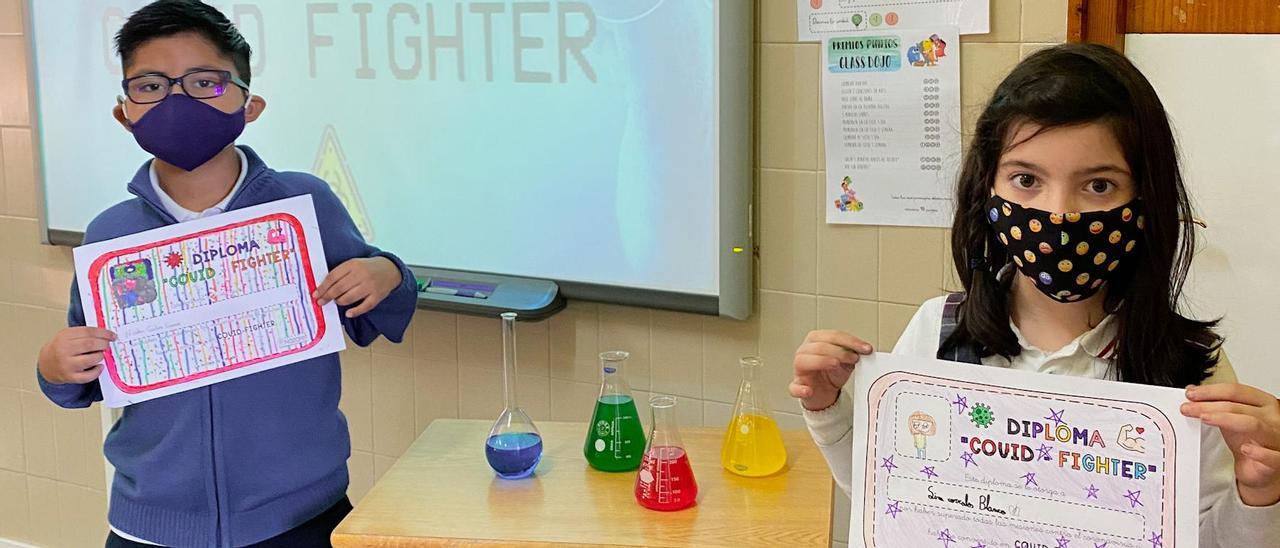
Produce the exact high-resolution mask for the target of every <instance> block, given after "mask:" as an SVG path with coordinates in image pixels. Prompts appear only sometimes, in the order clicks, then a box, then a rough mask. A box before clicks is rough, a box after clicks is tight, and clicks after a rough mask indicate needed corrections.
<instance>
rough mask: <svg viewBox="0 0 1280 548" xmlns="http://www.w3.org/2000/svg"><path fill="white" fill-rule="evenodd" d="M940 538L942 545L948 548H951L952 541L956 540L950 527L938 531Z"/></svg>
mask: <svg viewBox="0 0 1280 548" xmlns="http://www.w3.org/2000/svg"><path fill="white" fill-rule="evenodd" d="M938 540H940V541H942V545H943V546H946V547H947V548H951V543H953V542H955V541H956V539H955V538H954V537H952V536H951V530H950V529H943V530H942V532H941V533H938Z"/></svg>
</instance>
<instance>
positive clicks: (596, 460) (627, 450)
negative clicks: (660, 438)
mask: <svg viewBox="0 0 1280 548" xmlns="http://www.w3.org/2000/svg"><path fill="white" fill-rule="evenodd" d="M628 357H630V354H627V353H626V352H622V351H612V352H604V353H602V354H600V369H601V375H602V377H601V380H600V396H599V397H597V398H596V408H595V411H594V412H593V413H592V414H591V422H590V423H588V424H587V441H586V444H584V446H583V448H582V453H583V455H584V456H586V458H587V464H590V465H591V467H592V468H595V469H596V470H603V471H605V472H625V471H628V470H635V469H636V468H638V467H639V466H640V459H641V458H642V457H644V426H643V425H641V424H640V412H639V411H637V410H636V402H635V399H634V398H632V397H631V386H630V385H628V384H627V379H626V377H625V376H623V365H625V364H626V362H627V358H628Z"/></svg>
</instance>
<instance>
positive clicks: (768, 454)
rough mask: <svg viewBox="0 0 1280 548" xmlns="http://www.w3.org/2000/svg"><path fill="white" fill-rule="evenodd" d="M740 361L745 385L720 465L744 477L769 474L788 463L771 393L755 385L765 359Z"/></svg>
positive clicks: (734, 409)
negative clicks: (772, 411)
mask: <svg viewBox="0 0 1280 548" xmlns="http://www.w3.org/2000/svg"><path fill="white" fill-rule="evenodd" d="M739 363H741V364H742V384H740V385H738V399H737V402H736V403H734V405H733V420H731V421H729V428H728V430H726V431H725V433H724V443H723V444H722V445H721V446H720V465H721V466H724V469H725V470H728V471H730V472H733V473H735V474H738V475H741V476H750V477H759V476H768V475H770V474H773V473H775V472H777V471H778V470H781V469H782V467H783V466H786V464H787V448H786V446H784V445H783V444H782V432H781V431H779V430H778V423H777V422H775V421H774V420H773V414H772V413H771V412H770V410H769V396H768V394H766V393H765V391H764V390H761V389H760V388H759V387H757V386H756V384H755V383H756V376H757V375H758V374H759V372H760V368H761V366H762V365H763V363H764V362H762V361H760V358H757V357H746V358H742V360H740V361H739Z"/></svg>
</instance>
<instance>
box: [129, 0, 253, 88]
mask: <svg viewBox="0 0 1280 548" xmlns="http://www.w3.org/2000/svg"><path fill="white" fill-rule="evenodd" d="M185 32H192V33H195V34H197V35H199V36H201V37H202V38H204V39H205V40H208V41H209V43H211V44H213V46H214V47H215V48H217V49H218V52H219V53H221V54H222V55H223V56H225V57H226V58H227V59H229V60H230V61H231V62H232V63H233V64H235V66H236V72H237V73H238V74H237V76H239V77H240V79H241V80H244V83H245V84H248V83H249V80H250V78H251V75H250V74H249V56H250V54H251V53H252V51H253V50H252V49H251V48H250V47H249V43H248V42H246V41H245V40H244V36H241V35H240V30H239V29H237V28H236V26H235V25H233V24H231V21H230V20H228V19H227V17H226V16H225V15H223V14H222V12H220V11H218V10H217V9H215V8H214V7H213V6H210V5H208V4H205V3H204V2H201V1H199V0H157V1H155V2H152V3H150V4H147V5H146V6H145V7H143V8H142V9H140V10H138V11H136V12H134V13H133V15H130V16H129V20H128V21H125V23H124V26H123V27H120V32H117V33H116V53H118V54H119V55H120V60H121V61H122V62H123V64H124V66H125V67H126V68H127V67H128V66H129V65H130V64H131V63H133V55H134V53H135V52H137V51H138V48H139V47H142V45H143V44H145V43H147V42H150V41H151V40H154V39H156V38H165V37H169V36H174V35H177V34H182V33H185Z"/></svg>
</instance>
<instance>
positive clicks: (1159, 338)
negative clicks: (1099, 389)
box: [942, 44, 1222, 387]
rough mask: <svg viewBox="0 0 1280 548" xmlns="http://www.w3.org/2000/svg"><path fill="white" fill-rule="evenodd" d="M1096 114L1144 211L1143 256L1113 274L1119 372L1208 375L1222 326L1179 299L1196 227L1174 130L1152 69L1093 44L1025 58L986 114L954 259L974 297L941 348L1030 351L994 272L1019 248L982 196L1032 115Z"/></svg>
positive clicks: (1050, 123) (1083, 118) (962, 188)
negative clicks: (1009, 242) (997, 228)
mask: <svg viewBox="0 0 1280 548" xmlns="http://www.w3.org/2000/svg"><path fill="white" fill-rule="evenodd" d="M1092 122H1096V123H1101V124H1104V125H1105V126H1106V127H1108V128H1109V129H1110V130H1111V132H1112V133H1113V134H1114V135H1115V138H1116V141H1118V142H1119V143H1120V146H1121V148H1122V149H1123V151H1124V155H1125V159H1126V160H1127V161H1128V163H1129V168H1130V169H1131V170H1132V171H1133V179H1134V184H1135V186H1136V190H1137V197H1138V198H1141V199H1142V204H1143V205H1142V208H1143V211H1144V212H1145V215H1146V219H1147V226H1146V228H1145V229H1143V232H1142V239H1141V243H1140V246H1139V248H1138V253H1137V255H1138V257H1139V258H1138V260H1137V261H1136V262H1135V264H1134V266H1133V267H1131V268H1130V269H1129V271H1127V272H1124V273H1123V274H1124V275H1123V276H1120V277H1119V278H1118V279H1115V280H1113V281H1112V282H1111V285H1110V288H1109V290H1108V292H1107V295H1106V301H1105V305H1104V306H1105V308H1106V310H1107V311H1108V312H1111V313H1114V314H1116V315H1117V316H1118V318H1117V319H1118V320H1119V334H1118V335H1119V344H1118V348H1117V351H1116V354H1115V357H1114V358H1113V359H1112V367H1113V371H1112V372H1113V373H1114V374H1115V376H1116V377H1118V378H1119V380H1121V381H1126V382H1134V383H1141V384H1154V385H1159V386H1173V387H1183V386H1186V385H1188V384H1199V383H1200V382H1201V381H1203V380H1205V378H1207V377H1208V376H1209V374H1210V373H1211V372H1212V370H1213V367H1214V366H1215V365H1216V363H1217V361H1218V357H1219V355H1218V351H1219V349H1220V348H1221V346H1222V337H1221V336H1219V335H1218V334H1217V333H1215V332H1214V327H1215V326H1217V324H1218V322H1217V321H1198V320H1195V319H1192V318H1188V317H1186V316H1183V315H1182V314H1181V312H1180V309H1179V301H1180V298H1181V295H1182V286H1183V283H1184V282H1185V281H1186V277H1187V271H1188V270H1189V268H1190V266H1191V258H1192V257H1193V256H1195V245H1196V234H1195V232H1194V225H1193V224H1192V223H1191V222H1189V221H1190V220H1191V219H1193V218H1195V216H1194V213H1193V212H1192V208H1191V200H1190V198H1189V197H1188V195H1187V189H1186V186H1185V185H1184V184H1183V180H1182V172H1181V169H1180V168H1179V166H1178V151H1177V145H1176V143H1175V141H1174V137H1173V131H1172V130H1171V129H1170V127H1169V119H1168V117H1167V115H1166V114H1165V110H1164V106H1163V105H1162V104H1161V103H1160V98H1159V96H1157V95H1156V91H1155V89H1154V88H1153V87H1152V86H1151V83H1150V82H1148V81H1147V79H1146V77H1144V76H1143V75H1142V73H1141V72H1139V71H1138V69H1137V67H1135V66H1134V65H1133V63H1131V62H1129V60H1128V59H1126V58H1125V57H1124V55H1122V54H1121V53H1119V52H1117V51H1115V50H1112V49H1110V48H1106V47H1103V46H1099V45H1096V44H1088V45H1081V44H1066V45H1061V46H1055V47H1052V48H1048V49H1045V50H1041V51H1039V52H1037V53H1035V54H1033V55H1031V56H1029V57H1027V58H1026V59H1025V60H1023V61H1022V62H1021V63H1019V64H1018V66H1017V67H1015V68H1014V69H1013V71H1012V72H1010V73H1009V75H1008V76H1007V77H1005V79H1004V81H1003V82H1001V83H1000V85H999V86H998V87H997V88H996V90H995V92H994V94H993V95H992V97H991V100H990V102H989V103H988V104H987V106H986V110H984V111H983V112H982V115H981V116H979V117H978V123H977V126H976V128H975V132H974V136H973V141H972V145H971V146H970V147H969V151H968V154H966V155H965V158H964V165H963V168H962V169H961V172H960V179H959V184H958V185H957V193H956V214H955V220H954V222H953V224H952V232H951V246H952V258H953V260H954V262H955V266H956V269H957V271H958V272H960V273H961V278H962V280H963V283H964V287H965V290H966V291H967V292H968V297H967V298H966V300H965V302H964V304H962V305H961V310H960V321H959V325H958V327H957V329H956V331H955V333H954V334H953V335H952V336H951V338H949V339H948V340H947V341H944V343H943V344H942V347H943V349H951V348H956V347H959V346H961V345H969V344H976V345H977V347H978V351H979V353H980V355H983V356H989V355H993V354H998V355H1001V356H1005V357H1011V356H1016V355H1018V354H1019V353H1020V352H1021V350H1022V347H1021V344H1020V343H1019V342H1018V337H1017V335H1016V334H1014V332H1013V330H1012V329H1011V328H1010V327H1009V299H1008V295H1009V286H1010V284H1011V279H1012V277H1009V278H1007V279H1000V278H997V276H996V275H995V274H993V272H994V270H995V269H999V268H1000V267H1002V266H1004V265H1006V264H1007V263H1009V261H1010V257H1009V254H1008V251H1007V249H1006V248H1005V247H1004V246H1003V245H1002V243H1001V242H1000V241H999V240H997V239H996V238H995V236H996V234H995V232H994V231H993V230H992V229H991V225H990V224H989V223H988V222H987V220H986V207H985V205H984V204H986V202H987V199H988V198H990V196H991V188H992V184H993V183H994V181H995V174H996V170H997V168H998V165H999V163H1000V156H1001V154H1003V153H1004V152H1005V151H1006V150H1008V149H1009V148H1011V147H1013V146H1015V145H1016V143H1010V142H1009V140H1010V139H1011V138H1012V136H1013V135H1014V134H1015V133H1016V131H1017V129H1018V128H1020V127H1022V125H1023V124H1027V123H1030V124H1034V125H1036V126H1039V127H1040V129H1041V131H1043V130H1046V129H1050V128H1056V127H1065V126H1074V125H1080V124H1087V123H1092ZM975 265H983V266H981V267H978V266H975ZM1014 275H1015V276H1017V275H1020V274H1018V273H1016V272H1015V274H1014Z"/></svg>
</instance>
